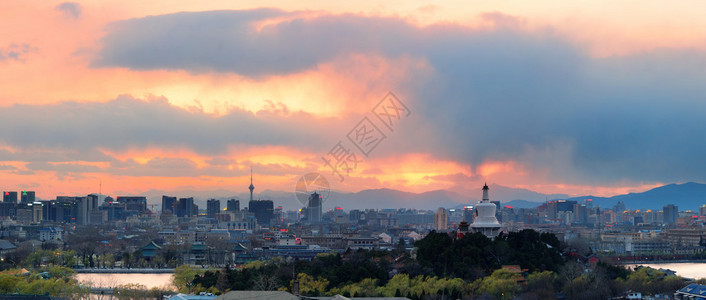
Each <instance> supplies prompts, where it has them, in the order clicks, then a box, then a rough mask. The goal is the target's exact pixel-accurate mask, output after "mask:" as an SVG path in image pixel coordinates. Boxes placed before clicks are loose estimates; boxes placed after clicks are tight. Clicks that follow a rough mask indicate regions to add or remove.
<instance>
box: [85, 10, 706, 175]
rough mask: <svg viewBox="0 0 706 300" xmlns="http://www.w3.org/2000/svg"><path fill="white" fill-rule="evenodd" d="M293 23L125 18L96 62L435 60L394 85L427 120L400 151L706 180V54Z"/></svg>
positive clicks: (286, 64)
mask: <svg viewBox="0 0 706 300" xmlns="http://www.w3.org/2000/svg"><path fill="white" fill-rule="evenodd" d="M286 15H287V13H285V12H282V11H277V10H252V11H215V12H200V13H179V14H172V15H162V16H150V17H145V18H140V19H132V20H127V21H121V22H118V23H115V24H113V25H112V26H111V27H110V28H111V31H110V33H109V34H108V35H107V36H106V37H105V39H104V40H103V43H104V45H105V47H104V48H103V50H102V51H101V53H100V58H99V59H98V60H96V61H95V62H94V64H95V65H96V66H120V67H128V68H133V69H139V70H145V69H182V70H187V71H190V72H206V71H217V72H234V73H238V74H241V75H244V76H252V77H255V78H259V77H262V76H272V75H281V74H289V73H293V72H302V71H304V70H308V69H315V68H316V67H317V65H319V64H322V63H326V62H328V61H331V60H334V59H336V58H339V57H342V56H347V55H352V54H367V55H383V56H384V57H387V58H389V59H394V58H397V57H400V56H402V55H409V56H412V57H417V58H421V59H424V60H425V61H427V62H428V63H429V65H430V66H431V67H432V69H433V76H431V77H429V76H428V74H420V75H419V77H424V78H425V79H424V84H420V85H416V86H397V87H391V88H392V89H401V90H402V91H400V92H401V93H402V94H403V95H405V96H406V97H407V99H409V100H410V101H411V102H412V106H413V107H414V109H415V110H416V111H417V112H419V113H420V114H421V117H420V118H419V119H417V120H416V122H417V123H415V124H412V125H409V126H407V127H406V128H405V129H402V133H401V135H406V136H405V138H403V139H401V140H398V141H396V143H397V144H398V147H399V149H405V151H428V152H431V153H434V154H435V155H437V156H440V157H447V158H451V159H454V160H459V161H464V162H467V163H470V164H471V165H478V164H480V163H482V162H483V161H487V160H516V161H520V162H522V163H523V164H526V165H529V166H532V167H533V168H536V170H543V171H545V172H549V173H550V174H553V176H552V177H554V178H556V179H562V180H569V181H572V182H582V181H583V182H585V181H589V182H600V183H606V182H611V181H614V180H625V179H628V180H634V181H681V180H706V175H704V174H703V172H700V170H701V169H703V168H704V167H706V159H703V157H702V155H701V152H702V149H704V146H706V145H704V141H703V139H702V138H699V137H700V135H701V131H702V130H703V128H706V121H704V119H703V118H702V117H701V115H703V113H704V112H706V107H705V105H704V96H706V88H705V87H704V86H703V84H701V82H702V80H703V78H704V75H705V74H704V71H703V70H705V68H704V67H705V66H706V56H705V54H704V53H703V52H702V51H697V50H689V49H659V50H655V51H651V52H647V53H641V54H635V55H630V56H616V57H607V58H596V57H591V56H589V55H588V54H587V52H586V51H583V50H582V49H581V48H579V47H577V46H575V45H574V44H572V43H571V42H569V41H568V39H566V38H563V37H561V36H558V35H557V34H555V33H554V31H553V30H551V28H545V29H541V30H528V29H526V28H523V26H522V21H521V20H518V19H516V18H513V17H510V16H506V15H502V14H497V13H495V14H487V15H485V16H484V18H486V19H487V20H488V21H490V22H493V23H494V26H493V27H492V28H490V29H488V28H485V29H472V28H466V27H463V26H459V25H453V24H444V25H433V26H428V27H421V28H420V27H417V26H414V25H412V24H410V23H407V22H406V21H404V20H401V19H397V18H386V17H363V16H357V15H352V14H346V15H336V16H332V15H324V16H316V17H306V18H305V17H296V16H295V17H289V18H288V19H286V20H285V21H278V22H270V23H263V22H264V21H267V20H268V19H269V18H273V17H282V16H286ZM263 24H265V25H263ZM413 76H414V75H413ZM422 127H425V128H422ZM420 130H421V132H422V133H423V134H425V135H426V136H424V139H422V140H424V141H425V142H424V143H419V140H420V139H419V132H420ZM275 140H276V139H273V140H271V141H270V142H275ZM255 142H257V139H256V140H255ZM288 142H290V141H289V140H287V139H285V143H288ZM399 149H398V150H399ZM398 150H394V149H390V152H392V151H398Z"/></svg>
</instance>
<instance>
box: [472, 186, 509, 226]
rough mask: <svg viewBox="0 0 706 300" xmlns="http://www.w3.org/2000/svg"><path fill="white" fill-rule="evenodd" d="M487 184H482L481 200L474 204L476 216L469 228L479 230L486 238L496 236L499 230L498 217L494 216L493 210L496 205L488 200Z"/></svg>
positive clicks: (495, 208)
mask: <svg viewBox="0 0 706 300" xmlns="http://www.w3.org/2000/svg"><path fill="white" fill-rule="evenodd" d="M489 189H490V188H488V184H485V185H484V186H483V200H481V201H480V202H479V203H478V204H477V205H476V218H475V220H473V224H471V229H472V230H473V232H480V233H482V234H483V235H485V236H487V237H488V238H494V237H496V236H498V233H499V232H500V228H501V227H502V225H500V222H498V218H496V217H495V211H496V210H497V209H498V207H497V206H496V205H495V204H494V203H491V202H490V198H488V190H489Z"/></svg>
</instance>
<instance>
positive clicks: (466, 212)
mask: <svg viewBox="0 0 706 300" xmlns="http://www.w3.org/2000/svg"><path fill="white" fill-rule="evenodd" d="M473 212H474V209H473V206H470V205H467V206H464V207H463V220H465V221H466V222H468V223H473Z"/></svg>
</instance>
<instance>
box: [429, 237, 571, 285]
mask: <svg viewBox="0 0 706 300" xmlns="http://www.w3.org/2000/svg"><path fill="white" fill-rule="evenodd" d="M415 246H416V247H417V248H418V251H417V260H418V261H419V263H420V264H421V265H422V266H424V267H428V268H431V269H432V270H433V274H434V275H437V276H441V277H460V278H463V279H466V280H475V279H477V278H479V277H482V276H483V275H484V274H489V273H492V272H493V271H494V270H496V269H499V268H500V267H501V266H502V265H520V266H521V267H522V268H525V269H528V270H529V271H530V272H533V271H544V270H549V271H557V270H558V269H559V267H561V265H562V264H563V259H562V258H561V255H560V253H559V246H560V244H559V240H558V239H557V238H556V236H554V235H553V234H549V233H541V234H540V233H538V232H536V231H534V230H531V229H526V230H522V231H519V232H510V233H506V234H501V235H499V236H498V237H496V238H495V239H494V240H491V239H489V238H487V237H486V236H484V235H482V234H480V233H474V234H467V235H465V236H463V237H462V238H460V239H452V238H451V237H450V236H449V235H448V234H446V233H438V232H435V231H432V232H431V233H429V234H428V235H427V236H426V237H424V238H423V239H422V240H419V241H417V242H416V243H415Z"/></svg>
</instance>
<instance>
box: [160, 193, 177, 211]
mask: <svg viewBox="0 0 706 300" xmlns="http://www.w3.org/2000/svg"><path fill="white" fill-rule="evenodd" d="M176 208H177V198H176V197H170V196H165V195H162V214H167V213H168V214H175V215H176V214H177V212H176V210H177V209H176Z"/></svg>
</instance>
